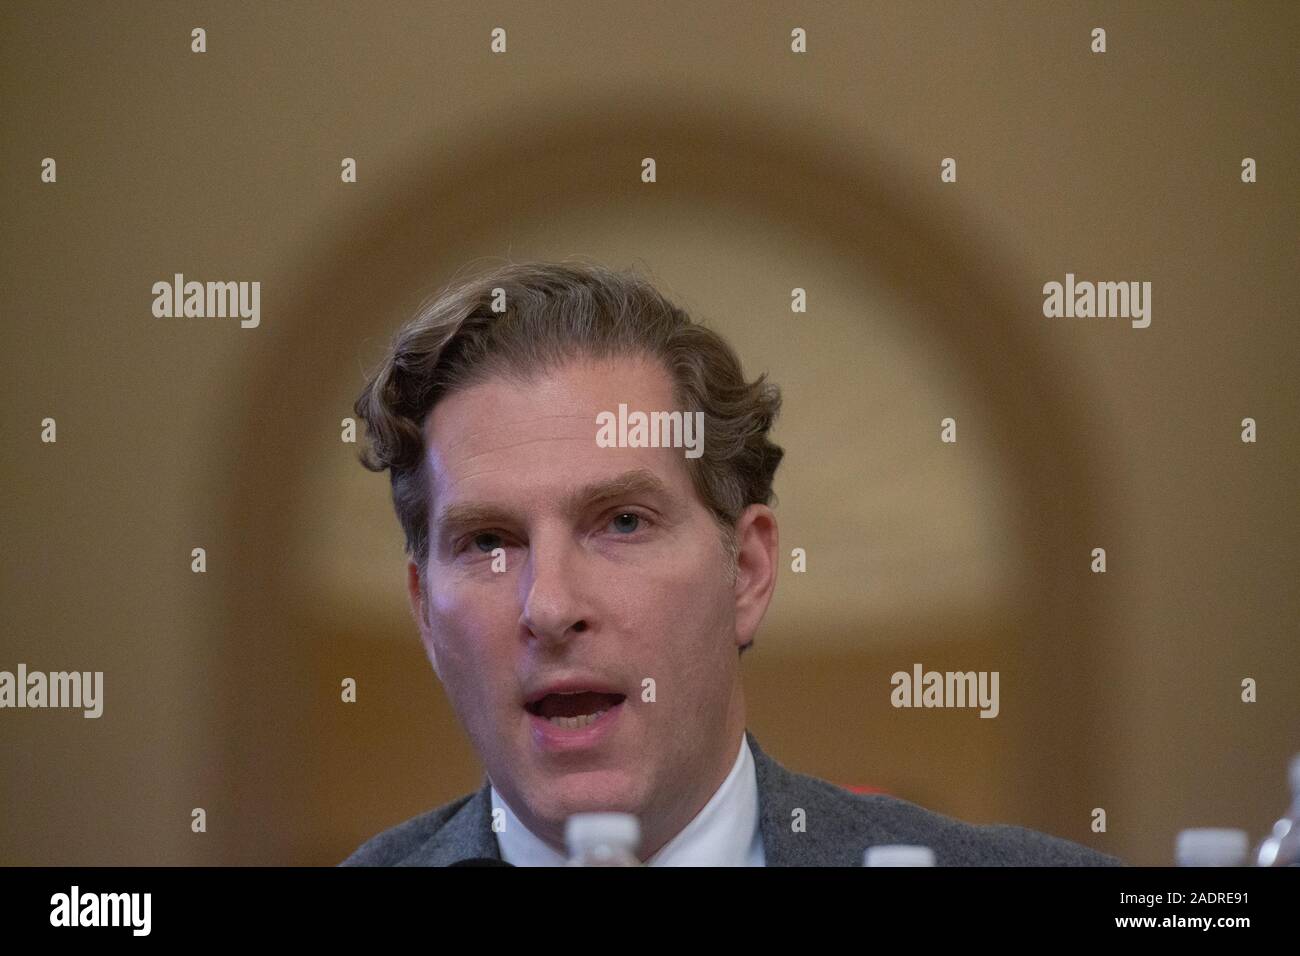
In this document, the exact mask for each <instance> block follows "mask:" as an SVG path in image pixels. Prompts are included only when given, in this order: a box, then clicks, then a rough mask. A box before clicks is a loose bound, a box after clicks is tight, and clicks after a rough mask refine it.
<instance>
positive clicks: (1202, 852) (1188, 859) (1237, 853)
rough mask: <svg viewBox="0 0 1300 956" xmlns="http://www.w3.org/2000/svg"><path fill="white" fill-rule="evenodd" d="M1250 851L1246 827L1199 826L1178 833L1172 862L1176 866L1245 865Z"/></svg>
mask: <svg viewBox="0 0 1300 956" xmlns="http://www.w3.org/2000/svg"><path fill="white" fill-rule="evenodd" d="M1249 853H1250V835H1249V834H1248V833H1246V831H1245V830H1226V829H1216V828H1213V827H1201V828H1196V829H1190V830H1183V831H1182V832H1181V833H1179V834H1178V843H1177V846H1176V849H1175V862H1176V863H1177V864H1178V865H1179V866H1244V865H1245V863H1246V856H1247V854H1249Z"/></svg>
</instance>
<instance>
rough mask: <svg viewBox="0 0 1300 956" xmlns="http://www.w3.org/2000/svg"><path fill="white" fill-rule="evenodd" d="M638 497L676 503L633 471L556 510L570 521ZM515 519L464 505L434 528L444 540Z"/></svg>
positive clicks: (496, 509) (498, 510)
mask: <svg viewBox="0 0 1300 956" xmlns="http://www.w3.org/2000/svg"><path fill="white" fill-rule="evenodd" d="M638 496H650V497H658V498H665V499H667V500H668V501H670V502H675V501H676V496H675V495H674V494H673V493H672V492H671V491H670V490H669V488H668V486H667V485H665V484H664V483H663V481H661V480H660V479H659V477H658V476H657V475H656V474H655V473H654V472H652V471H649V470H648V469H645V468H637V469H635V470H633V471H627V472H624V473H623V474H621V475H617V476H615V477H613V478H606V479H602V480H600V481H593V482H591V483H590V484H587V485H584V486H583V487H581V488H579V489H578V490H577V491H573V492H570V493H569V494H568V495H566V496H565V497H564V499H563V500H562V501H561V504H560V509H561V511H563V512H564V514H566V515H568V516H570V517H573V516H576V515H579V514H581V513H582V512H583V511H584V510H585V509H587V508H590V507H592V506H593V505H598V504H601V503H603V502H608V501H613V500H616V499H619V498H630V497H638ZM517 518H518V516H517V515H516V514H515V512H513V511H511V510H510V509H509V508H503V507H500V506H497V505H486V504H475V503H473V502H466V503H464V504H456V505H448V506H447V507H446V508H444V509H443V510H442V511H441V512H439V514H438V517H437V520H436V526H437V528H438V533H439V535H440V536H442V537H446V536H450V535H451V534H453V533H455V532H456V531H459V530H460V529H462V528H469V527H473V526H475V525H481V524H492V523H509V522H511V521H514V520H517Z"/></svg>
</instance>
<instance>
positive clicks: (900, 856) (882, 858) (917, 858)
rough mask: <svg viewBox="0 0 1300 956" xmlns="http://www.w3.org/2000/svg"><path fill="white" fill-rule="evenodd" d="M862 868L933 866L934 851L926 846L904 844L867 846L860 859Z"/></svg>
mask: <svg viewBox="0 0 1300 956" xmlns="http://www.w3.org/2000/svg"><path fill="white" fill-rule="evenodd" d="M862 865H863V866H934V850H932V849H930V848H929V847H928V846H909V845H908V844H904V843H897V844H887V845H882V846H869V847H867V852H866V853H864V854H863V857H862Z"/></svg>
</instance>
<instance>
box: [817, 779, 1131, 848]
mask: <svg viewBox="0 0 1300 956" xmlns="http://www.w3.org/2000/svg"><path fill="white" fill-rule="evenodd" d="M791 776H792V777H793V778H795V780H796V781H797V788H798V789H800V790H802V791H803V792H804V796H805V798H806V800H807V802H808V803H809V804H810V806H809V812H808V829H809V831H810V832H811V831H813V830H814V827H817V828H818V829H822V828H823V827H824V828H825V832H827V834H828V835H833V837H834V839H835V841H836V842H837V843H840V845H841V846H843V847H845V848H846V849H845V850H844V851H843V853H844V859H843V860H842V861H840V862H841V865H847V866H861V865H862V854H863V853H864V852H865V849H866V848H867V847H869V846H881V845H886V844H892V843H900V844H911V845H918V846H928V847H930V848H931V849H932V850H934V855H935V864H936V865H937V866H1122V865H1123V861H1122V860H1120V859H1118V858H1117V857H1113V856H1109V855H1107V854H1105V853H1101V852H1099V851H1097V850H1094V849H1091V848H1089V847H1086V846H1083V845H1082V844H1079V843H1073V842H1071V841H1069V840H1065V839H1062V838H1061V837H1055V836H1051V835H1049V834H1046V833H1041V832H1039V831H1037V830H1031V829H1028V828H1027V827H1021V826H1013V825H1010V824H1003V823H992V824H975V823H966V822H964V821H962V820H958V819H956V818H954V817H950V816H946V815H944V814H942V813H937V812H935V811H933V810H927V809H926V808H924V807H921V806H918V805H917V804H914V803H911V802H909V801H907V800H902V799H900V798H898V797H891V796H887V795H884V794H860V793H854V792H853V791H851V790H846V789H844V788H843V787H839V786H836V785H835V784H833V783H830V782H829V781H826V780H821V779H818V778H816V777H811V776H807V775H805V774H799V773H793V772H791ZM819 817H820V818H821V819H820V820H818V818H819ZM850 856H851V857H852V859H850V858H849V857H850Z"/></svg>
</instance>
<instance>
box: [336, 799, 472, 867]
mask: <svg viewBox="0 0 1300 956" xmlns="http://www.w3.org/2000/svg"><path fill="white" fill-rule="evenodd" d="M474 796H475V795H474V794H472V793H467V794H465V795H464V796H463V797H458V798H457V799H455V800H452V801H451V802H449V803H444V804H443V805H442V806H440V807H434V808H433V809H432V810H427V811H425V812H424V813H421V814H419V815H418V816H414V817H411V819H409V820H405V821H403V822H402V823H399V824H397V825H396V826H392V827H389V828H388V829H387V830H384V831H383V832H382V833H378V834H376V835H375V836H373V837H371V838H370V839H369V840H367V841H366V842H365V843H363V844H361V846H359V847H357V849H356V850H355V851H353V853H352V855H351V856H349V857H348V858H347V859H346V860H344V861H343V862H342V863H340V864H338V865H339V866H396V865H397V864H398V863H400V862H401V861H402V860H403V859H404V858H406V857H407V856H410V855H411V854H412V853H414V852H415V851H416V850H417V849H418V848H419V847H421V846H423V845H424V844H425V843H427V842H428V841H429V840H430V839H432V838H433V837H435V836H436V835H437V833H438V831H439V830H441V829H442V827H443V825H444V824H446V822H447V821H448V820H450V819H451V818H452V817H453V816H455V815H456V814H457V813H458V812H459V811H460V810H461V809H462V808H463V807H464V806H465V805H466V804H467V803H469V801H470V800H472V799H473V798H474Z"/></svg>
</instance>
